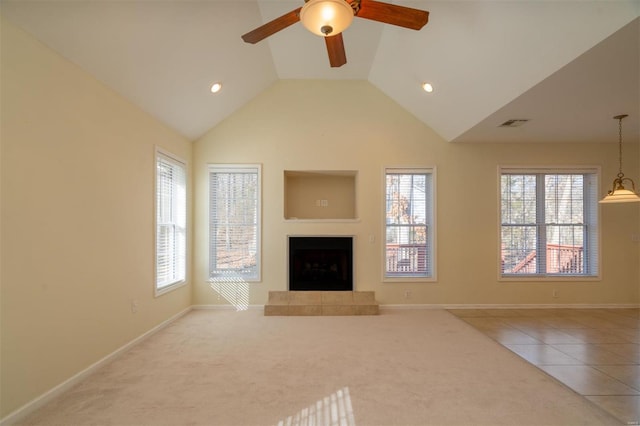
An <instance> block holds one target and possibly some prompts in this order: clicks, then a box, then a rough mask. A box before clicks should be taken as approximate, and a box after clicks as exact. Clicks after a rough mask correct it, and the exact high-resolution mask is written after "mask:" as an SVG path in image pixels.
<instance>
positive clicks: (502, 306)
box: [380, 303, 640, 311]
mask: <svg viewBox="0 0 640 426" xmlns="http://www.w3.org/2000/svg"><path fill="white" fill-rule="evenodd" d="M560 308H562V309H625V308H626V309H629V308H640V304H639V303H572V304H560V303H552V304H426V305H424V304H422V305H404V304H403V305H380V310H389V311H392V310H406V309H560Z"/></svg>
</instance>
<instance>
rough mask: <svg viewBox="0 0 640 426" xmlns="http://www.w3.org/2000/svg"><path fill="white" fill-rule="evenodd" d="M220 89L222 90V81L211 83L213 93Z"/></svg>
mask: <svg viewBox="0 0 640 426" xmlns="http://www.w3.org/2000/svg"><path fill="white" fill-rule="evenodd" d="M220 90H222V83H220V82H215V83H213V84H212V85H211V93H218V92H219V91H220Z"/></svg>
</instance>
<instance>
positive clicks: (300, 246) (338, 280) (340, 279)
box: [288, 236, 353, 291]
mask: <svg viewBox="0 0 640 426" xmlns="http://www.w3.org/2000/svg"><path fill="white" fill-rule="evenodd" d="M288 246H289V290H290V291H353V237H351V236H346V237H345V236H290V237H289V244H288Z"/></svg>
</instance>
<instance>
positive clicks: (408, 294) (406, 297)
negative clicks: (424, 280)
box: [404, 291, 411, 299]
mask: <svg viewBox="0 0 640 426" xmlns="http://www.w3.org/2000/svg"><path fill="white" fill-rule="evenodd" d="M410 297H411V292H410V291H405V292H404V298H405V299H409V298H410Z"/></svg>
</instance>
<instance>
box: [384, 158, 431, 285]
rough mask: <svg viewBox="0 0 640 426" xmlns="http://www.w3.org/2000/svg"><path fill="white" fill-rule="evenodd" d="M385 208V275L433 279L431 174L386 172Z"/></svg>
mask: <svg viewBox="0 0 640 426" xmlns="http://www.w3.org/2000/svg"><path fill="white" fill-rule="evenodd" d="M385 204H386V223H387V226H386V248H385V258H386V261H385V275H386V276H387V277H430V276H432V256H431V253H430V250H431V246H432V244H431V238H432V237H431V235H429V232H428V229H429V226H430V225H431V224H430V221H431V217H432V216H433V215H432V213H431V208H432V207H431V205H432V202H431V174H430V173H428V172H418V171H412V172H403V171H400V170H398V171H397V172H396V171H394V172H390V171H387V173H386V203H385Z"/></svg>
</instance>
